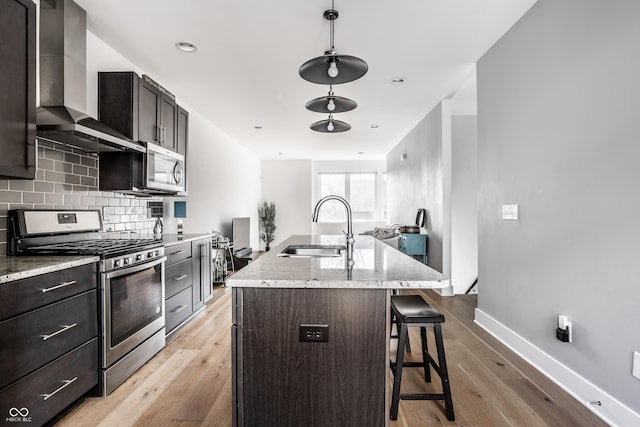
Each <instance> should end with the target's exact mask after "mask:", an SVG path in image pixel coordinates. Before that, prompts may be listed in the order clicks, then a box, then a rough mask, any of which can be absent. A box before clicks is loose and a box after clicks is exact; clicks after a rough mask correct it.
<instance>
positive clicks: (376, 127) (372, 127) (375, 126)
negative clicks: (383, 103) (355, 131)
mask: <svg viewBox="0 0 640 427" xmlns="http://www.w3.org/2000/svg"><path fill="white" fill-rule="evenodd" d="M379 127H380V125H371V129H378V128H379Z"/></svg>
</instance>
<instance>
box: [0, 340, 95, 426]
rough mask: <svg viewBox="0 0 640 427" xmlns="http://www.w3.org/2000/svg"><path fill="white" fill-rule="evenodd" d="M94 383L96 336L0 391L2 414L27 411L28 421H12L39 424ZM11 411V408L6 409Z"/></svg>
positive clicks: (6, 415) (30, 424) (21, 423)
mask: <svg viewBox="0 0 640 427" xmlns="http://www.w3.org/2000/svg"><path fill="white" fill-rule="evenodd" d="M96 384H98V339H97V338H94V339H93V340H91V341H89V342H88V343H86V344H84V345H82V346H80V347H78V348H76V349H75V350H73V351H71V352H70V353H67V354H65V355H64V356H62V357H61V358H59V359H57V360H55V361H54V362H52V363H50V364H48V365H46V366H44V367H42V368H41V369H38V370H37V371H36V372H34V373H33V374H31V375H28V376H26V377H24V378H23V379H21V380H20V381H18V382H16V383H14V384H12V385H11V386H9V387H7V388H5V389H3V390H1V391H0V413H2V417H3V418H5V417H10V416H11V415H16V416H17V417H20V421H23V420H22V417H21V416H20V415H19V414H16V412H17V411H16V410H13V411H12V408H16V409H19V410H20V411H22V412H23V413H26V411H25V410H24V408H26V409H27V410H28V411H29V413H28V415H27V417H29V418H30V419H31V421H30V422H28V423H24V422H17V421H16V425H29V426H40V425H43V424H44V423H46V422H47V421H48V420H50V419H51V418H52V417H53V416H55V415H56V414H58V413H59V412H60V411H62V410H63V409H64V408H66V407H67V406H69V405H70V404H71V403H73V402H74V401H75V400H77V399H78V398H79V397H81V396H82V395H83V394H85V393H86V392H87V391H89V390H91V388H93V387H94V386H95V385H96ZM10 411H11V412H10Z"/></svg>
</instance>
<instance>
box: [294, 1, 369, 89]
mask: <svg viewBox="0 0 640 427" xmlns="http://www.w3.org/2000/svg"><path fill="white" fill-rule="evenodd" d="M323 16H324V18H325V19H326V20H328V21H329V23H330V29H331V32H330V35H329V42H330V46H331V48H330V49H329V50H327V51H326V52H325V53H324V55H323V56H318V57H317V58H313V59H310V60H308V61H307V62H305V63H304V64H302V66H301V67H300V70H299V72H300V77H302V78H303V79H305V80H307V81H309V82H311V83H318V84H321V85H338V84H342V83H348V82H352V81H354V80H357V79H359V78H360V77H362V76H364V75H365V74H366V72H367V71H368V70H369V66H368V65H367V63H366V62H364V61H363V60H362V59H360V58H356V57H355V56H350V55H338V53H337V52H336V49H335V46H334V43H333V30H334V29H333V25H334V21H335V20H336V19H338V11H337V10H335V9H334V8H333V2H332V8H331V9H328V10H325V11H324V15H323Z"/></svg>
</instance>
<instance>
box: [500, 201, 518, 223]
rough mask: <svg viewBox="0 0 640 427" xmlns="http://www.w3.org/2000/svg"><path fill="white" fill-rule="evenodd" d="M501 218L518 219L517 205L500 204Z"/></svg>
mask: <svg viewBox="0 0 640 427" xmlns="http://www.w3.org/2000/svg"><path fill="white" fill-rule="evenodd" d="M502 219H506V220H509V221H517V220H518V205H502Z"/></svg>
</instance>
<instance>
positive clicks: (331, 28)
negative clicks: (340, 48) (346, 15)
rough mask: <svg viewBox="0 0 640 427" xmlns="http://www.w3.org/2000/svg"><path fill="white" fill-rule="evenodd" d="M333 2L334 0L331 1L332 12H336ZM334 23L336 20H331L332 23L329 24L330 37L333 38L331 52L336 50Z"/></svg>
mask: <svg viewBox="0 0 640 427" xmlns="http://www.w3.org/2000/svg"><path fill="white" fill-rule="evenodd" d="M333 1H334V0H331V10H336V9H335V7H334V5H333ZM333 21H335V18H334V19H331V21H330V22H329V25H330V26H329V34H330V36H329V37H330V38H331V50H335V48H336V47H335V46H334V44H333V39H334V30H333Z"/></svg>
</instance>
